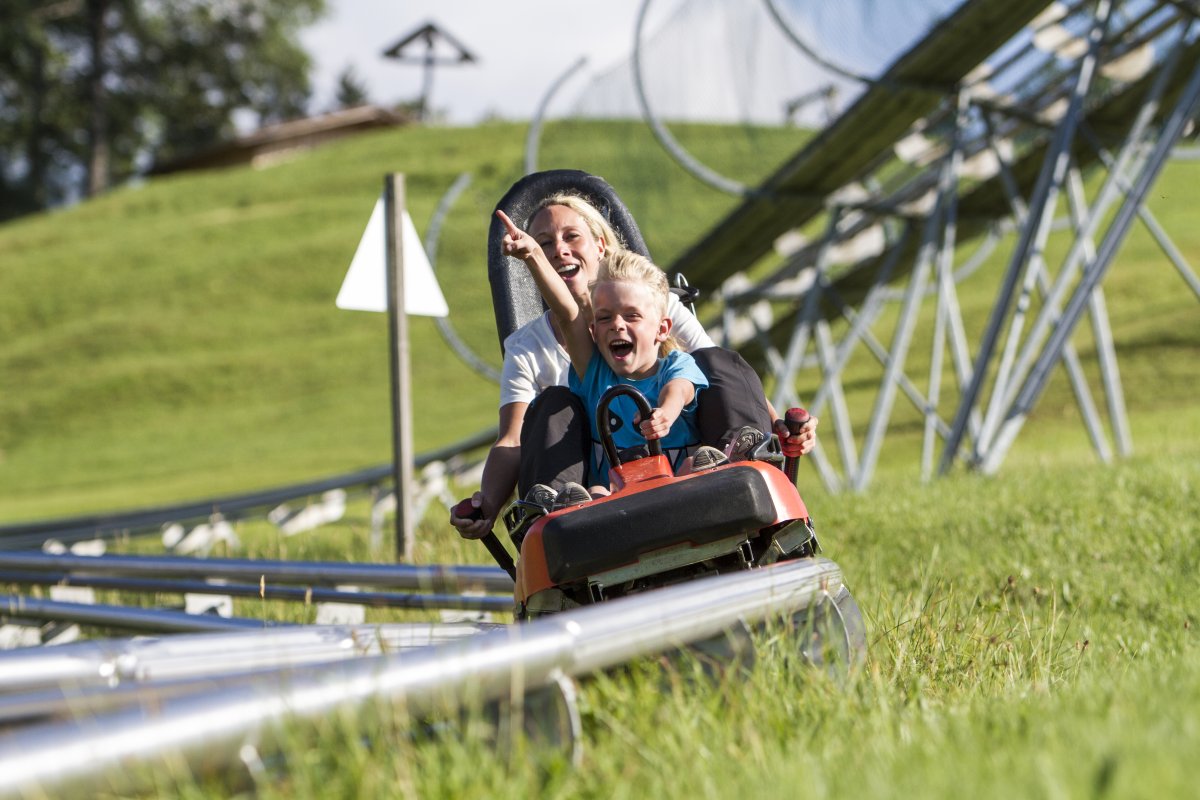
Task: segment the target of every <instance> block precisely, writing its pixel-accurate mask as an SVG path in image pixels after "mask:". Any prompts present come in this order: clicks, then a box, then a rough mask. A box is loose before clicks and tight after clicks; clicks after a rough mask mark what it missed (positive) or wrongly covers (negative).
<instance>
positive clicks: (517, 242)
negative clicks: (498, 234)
mask: <svg viewBox="0 0 1200 800" xmlns="http://www.w3.org/2000/svg"><path fill="white" fill-rule="evenodd" d="M496 216H497V217H498V218H499V220H500V221H501V222H503V223H504V227H505V228H506V229H507V231H508V233H506V234H504V238H503V239H501V240H500V250H501V251H502V252H503V253H504V254H505V255H507V256H512V257H513V258H519V259H521V260H522V261H527V260H528V259H529V258H530V257H532V256H533V254H534V252H538V253H540V252H541V251H542V248H541V246H539V245H538V243H537V241H536V240H534V238H533V237H532V236H530V235H529V234H528V233H526V232H525V231H523V230H521V229H520V228H518V227H517V226H516V225H515V224H514V223H513V221H512V220H511V219H509V217H508V214H505V213H504V212H503V211H501V210H500V209H498V208H497V209H496Z"/></svg>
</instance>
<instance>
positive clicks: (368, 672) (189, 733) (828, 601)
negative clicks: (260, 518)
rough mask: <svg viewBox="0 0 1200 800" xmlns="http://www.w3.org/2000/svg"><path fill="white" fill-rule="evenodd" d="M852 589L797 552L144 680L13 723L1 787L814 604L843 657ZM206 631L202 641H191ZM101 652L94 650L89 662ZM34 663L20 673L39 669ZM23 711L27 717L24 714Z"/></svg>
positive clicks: (517, 692) (651, 647)
mask: <svg viewBox="0 0 1200 800" xmlns="http://www.w3.org/2000/svg"><path fill="white" fill-rule="evenodd" d="M839 598H842V599H843V602H842V603H841V604H839V603H838V602H837V600H838V599H839ZM846 599H849V595H848V594H847V593H846V592H845V587H844V585H843V582H842V574H841V570H840V568H839V567H838V566H837V565H836V564H835V563H833V562H832V561H828V560H825V559H811V560H803V561H793V562H787V563H783V564H777V565H774V566H772V567H768V568H764V569H760V570H752V571H748V572H744V573H737V574H732V575H722V576H718V577H714V578H710V579H705V580H698V581H694V582H691V583H687V584H683V585H679V586H674V587H669V588H664V589H659V590H656V591H653V592H648V593H645V594H641V595H636V596H631V597H626V598H621V599H617V600H613V601H610V602H607V603H602V604H599V605H595V606H589V607H585V608H581V609H577V610H573V611H569V612H564V613H562V614H556V615H553V616H550V617H545V618H542V619H539V620H536V621H533V622H529V623H525V624H522V625H512V626H505V627H503V628H501V629H497V630H490V631H486V632H481V633H478V634H477V635H472V636H468V637H466V638H464V639H461V640H458V641H453V642H449V643H444V644H440V645H436V646H431V647H427V648H419V649H413V650H410V651H406V652H401V653H389V654H386V655H378V656H367V657H362V658H356V659H350V660H343V661H338V662H336V663H324V664H320V665H315V666H313V665H309V666H296V665H291V666H286V667H281V668H272V669H265V670H263V671H260V672H257V673H254V674H252V675H245V674H239V675H228V676H227V677H225V678H221V677H210V678H209V679H207V680H206V682H205V683H204V685H205V686H206V687H207V688H205V689H203V690H196V691H194V690H193V687H183V688H181V687H180V686H178V685H176V686H164V687H162V689H163V690H162V691H161V692H154V690H153V688H152V687H145V689H144V691H142V692H137V693H131V694H130V695H129V697H130V699H131V700H132V701H133V702H134V704H133V705H130V706H127V707H120V708H117V709H115V710H99V711H97V712H95V713H90V714H87V715H86V716H85V717H82V718H78V719H53V720H51V721H45V722H38V723H34V724H30V725H25V726H20V727H17V728H15V729H13V733H12V735H9V736H8V737H6V738H4V739H0V796H53V795H61V794H64V793H68V792H72V791H84V790H87V791H89V792H94V791H96V789H97V788H98V787H100V786H105V785H107V786H109V787H111V788H113V789H115V790H118V791H136V790H138V789H146V788H149V786H150V784H148V783H144V781H148V780H151V779H152V778H151V776H150V770H148V769H143V768H138V767H148V766H150V765H152V764H154V763H159V762H161V761H162V760H163V759H166V758H170V759H172V761H173V763H177V764H178V763H186V764H187V765H188V767H189V768H190V769H191V770H192V771H193V774H206V773H209V772H212V771H214V770H220V771H221V772H222V773H224V774H230V767H231V766H236V765H237V764H239V763H241V764H248V765H253V764H261V760H260V759H261V755H262V754H263V753H271V752H276V751H278V749H279V747H280V744H279V739H278V734H279V733H280V731H281V727H282V726H283V725H284V724H286V723H289V722H295V721H298V720H304V719H308V720H311V719H315V718H321V717H323V716H325V715H328V714H330V713H332V712H334V711H336V710H339V709H354V708H361V707H364V706H365V705H367V704H378V703H381V702H388V703H393V704H397V705H402V707H404V708H405V709H406V710H407V712H408V713H409V714H411V715H413V716H414V717H416V718H419V717H421V716H422V715H427V714H436V713H438V712H444V711H446V710H447V709H453V708H455V707H458V706H460V705H461V704H462V703H464V702H468V701H492V702H499V701H508V702H514V703H520V702H521V701H522V699H523V698H526V697H530V696H533V695H536V694H538V693H539V692H544V691H546V690H547V689H553V688H554V687H559V686H561V685H562V682H563V681H564V679H565V677H569V676H582V675H587V674H590V673H594V672H596V671H598V670H603V669H606V668H610V667H613V666H616V665H619V664H623V663H625V662H627V661H629V660H631V659H635V658H638V657H641V656H645V655H649V654H654V653H661V652H664V651H668V650H671V649H673V648H678V647H680V646H682V645H684V644H686V643H690V642H698V641H703V640H705V639H710V638H712V637H715V636H719V635H721V634H722V632H723V631H726V630H728V629H730V628H731V627H735V626H738V625H740V624H743V623H751V624H753V623H757V622H761V621H764V620H767V619H769V618H771V617H774V616H777V615H781V614H782V615H785V616H795V615H798V614H805V613H807V614H809V615H811V616H813V617H816V618H820V619H824V620H825V621H826V622H829V623H831V624H830V626H829V627H828V628H826V630H828V631H829V632H831V636H830V638H829V639H827V640H825V642H824V645H825V646H826V648H825V649H823V650H822V652H825V651H826V649H827V650H832V651H833V652H834V653H836V654H838V657H839V658H840V659H843V660H845V661H854V660H855V659H856V658H857V657H858V656H860V655H861V653H862V647H863V646H864V645H863V635H862V629H861V618H859V617H858V614H857V609H856V608H854V609H853V613H847V612H848V611H849V610H850V609H849V607H848V606H847V605H846V603H845V600H846ZM852 604H853V600H852V599H849V605H852ZM263 635H264V636H276V635H282V636H293V635H301V634H292V633H290V632H289V633H281V632H277V631H271V632H264V634H263ZM223 636H225V638H224V639H222V642H225V643H228V642H229V641H230V640H229V638H228V634H225V635H223ZM200 641H201V640H200V639H193V640H192V646H197V645H199V642H200ZM264 641H265V640H264ZM811 642H812V640H811V639H810V638H809V637H801V638H800V641H799V644H807V645H809V649H808V655H809V656H810V657H813V658H815V659H816V660H818V661H819V660H820V653H819V652H817V651H815V650H813V649H812V648H811ZM199 646H200V647H201V648H202V649H206V648H204V647H203V645H199ZM208 652H210V653H211V652H212V651H211V650H209V651H208ZM40 655H45V654H40ZM70 655H71V654H68V655H67V659H68V661H69V660H70ZM49 657H51V658H52V657H53V656H52V655H50V656H49ZM35 660H36V659H35ZM84 661H85V662H87V661H88V659H84ZM95 661H96V659H95V657H94V651H93V657H92V658H91V666H94V665H95ZM31 663H32V662H26V663H25V664H23V665H21V666H20V667H18V668H17V669H14V670H13V671H12V673H13V674H14V675H16V676H18V677H19V676H22V675H28V673H29V667H30V664H31ZM0 664H2V659H0ZM73 668H74V667H73V666H71V665H68V666H67V667H63V668H60V670H59V671H60V672H62V673H65V672H69V671H70V670H71V669H73ZM89 668H90V667H89ZM0 675H3V672H2V671H0ZM34 701H36V702H34ZM38 702H40V703H43V705H42V706H40V708H43V709H44V708H45V707H46V706H45V705H44V704H45V703H47V702H49V703H51V704H52V703H53V701H52V699H48V698H47V697H46V696H44V695H43V696H41V697H40V698H31V708H32V707H33V706H36V705H37V703H38ZM27 710H28V709H27ZM14 716H15V717H19V716H20V714H18V713H15V711H14ZM176 759H181V761H179V760H176Z"/></svg>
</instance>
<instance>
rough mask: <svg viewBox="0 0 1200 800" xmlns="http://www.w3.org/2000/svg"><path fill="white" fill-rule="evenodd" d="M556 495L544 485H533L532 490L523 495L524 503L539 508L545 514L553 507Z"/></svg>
mask: <svg viewBox="0 0 1200 800" xmlns="http://www.w3.org/2000/svg"><path fill="white" fill-rule="evenodd" d="M557 496H558V493H557V492H555V491H554V490H553V489H551V488H550V487H549V486H547V485H546V484H544V483H535V484H534V485H533V488H531V489H530V490H529V491H528V492H526V493H525V498H524V499H525V502H526V503H529V504H531V505H535V506H541V507H542V509H543V511H545V512H546V513H547V514H549V513H550V509H552V508H553V507H554V498H555V497H557Z"/></svg>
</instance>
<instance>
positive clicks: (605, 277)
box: [588, 250, 679, 358]
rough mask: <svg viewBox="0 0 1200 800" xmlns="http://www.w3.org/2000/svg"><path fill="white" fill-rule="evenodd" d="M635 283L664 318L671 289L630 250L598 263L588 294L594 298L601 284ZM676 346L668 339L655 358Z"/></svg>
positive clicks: (613, 252)
mask: <svg viewBox="0 0 1200 800" xmlns="http://www.w3.org/2000/svg"><path fill="white" fill-rule="evenodd" d="M618 282H620V283H637V284H641V285H642V286H645V287H646V288H647V289H649V290H650V296H651V297H652V298H653V300H654V304H655V306H656V310H657V311H658V314H659V317H660V318H661V317H665V316H667V307H668V306H667V299H668V297H669V295H670V293H671V285H670V283H669V282H668V281H667V274H666V273H665V272H663V271H662V270H661V269H659V268H658V267H657V266H656V265H655V264H654V262H653V261H651V260H650V259H648V258H646V257H645V256H643V255H639V254H637V253H635V252H633V251H632V250H610V251H607V252H605V254H604V255H603V257H601V259H600V269H599V270H598V271H597V273H596V280H594V281H592V282H591V283H590V284H589V285H588V290H589V291H590V292H591V293H592V296H593V297H595V292H596V287H597V286H599V285H600V284H602V283H618ZM678 349H679V343H678V342H677V341H676V340H675V337H674V336H668V337H667V338H666V340H665V341H663V342H662V343H661V344H660V345H659V347H658V355H659V357H660V358H661V357H663V356H665V355H667V353H670V352H671V351H672V350H678Z"/></svg>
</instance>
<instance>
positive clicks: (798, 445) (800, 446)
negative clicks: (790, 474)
mask: <svg viewBox="0 0 1200 800" xmlns="http://www.w3.org/2000/svg"><path fill="white" fill-rule="evenodd" d="M817 421H818V420H817V418H816V417H809V418H808V421H807V422H805V423H804V427H802V428H801V429H800V432H799V433H789V432H788V427H787V423H786V422H784V421H783V420H781V419H777V420H775V423H774V425H773V429H774V431H775V435H776V436H778V437H779V444H780V446H781V447H782V448H783V454H784V455H785V456H787V457H788V458H797V457H799V456H804V455H808V454H809V453H811V452H812V449H813V448H814V447H816V446H817Z"/></svg>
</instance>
